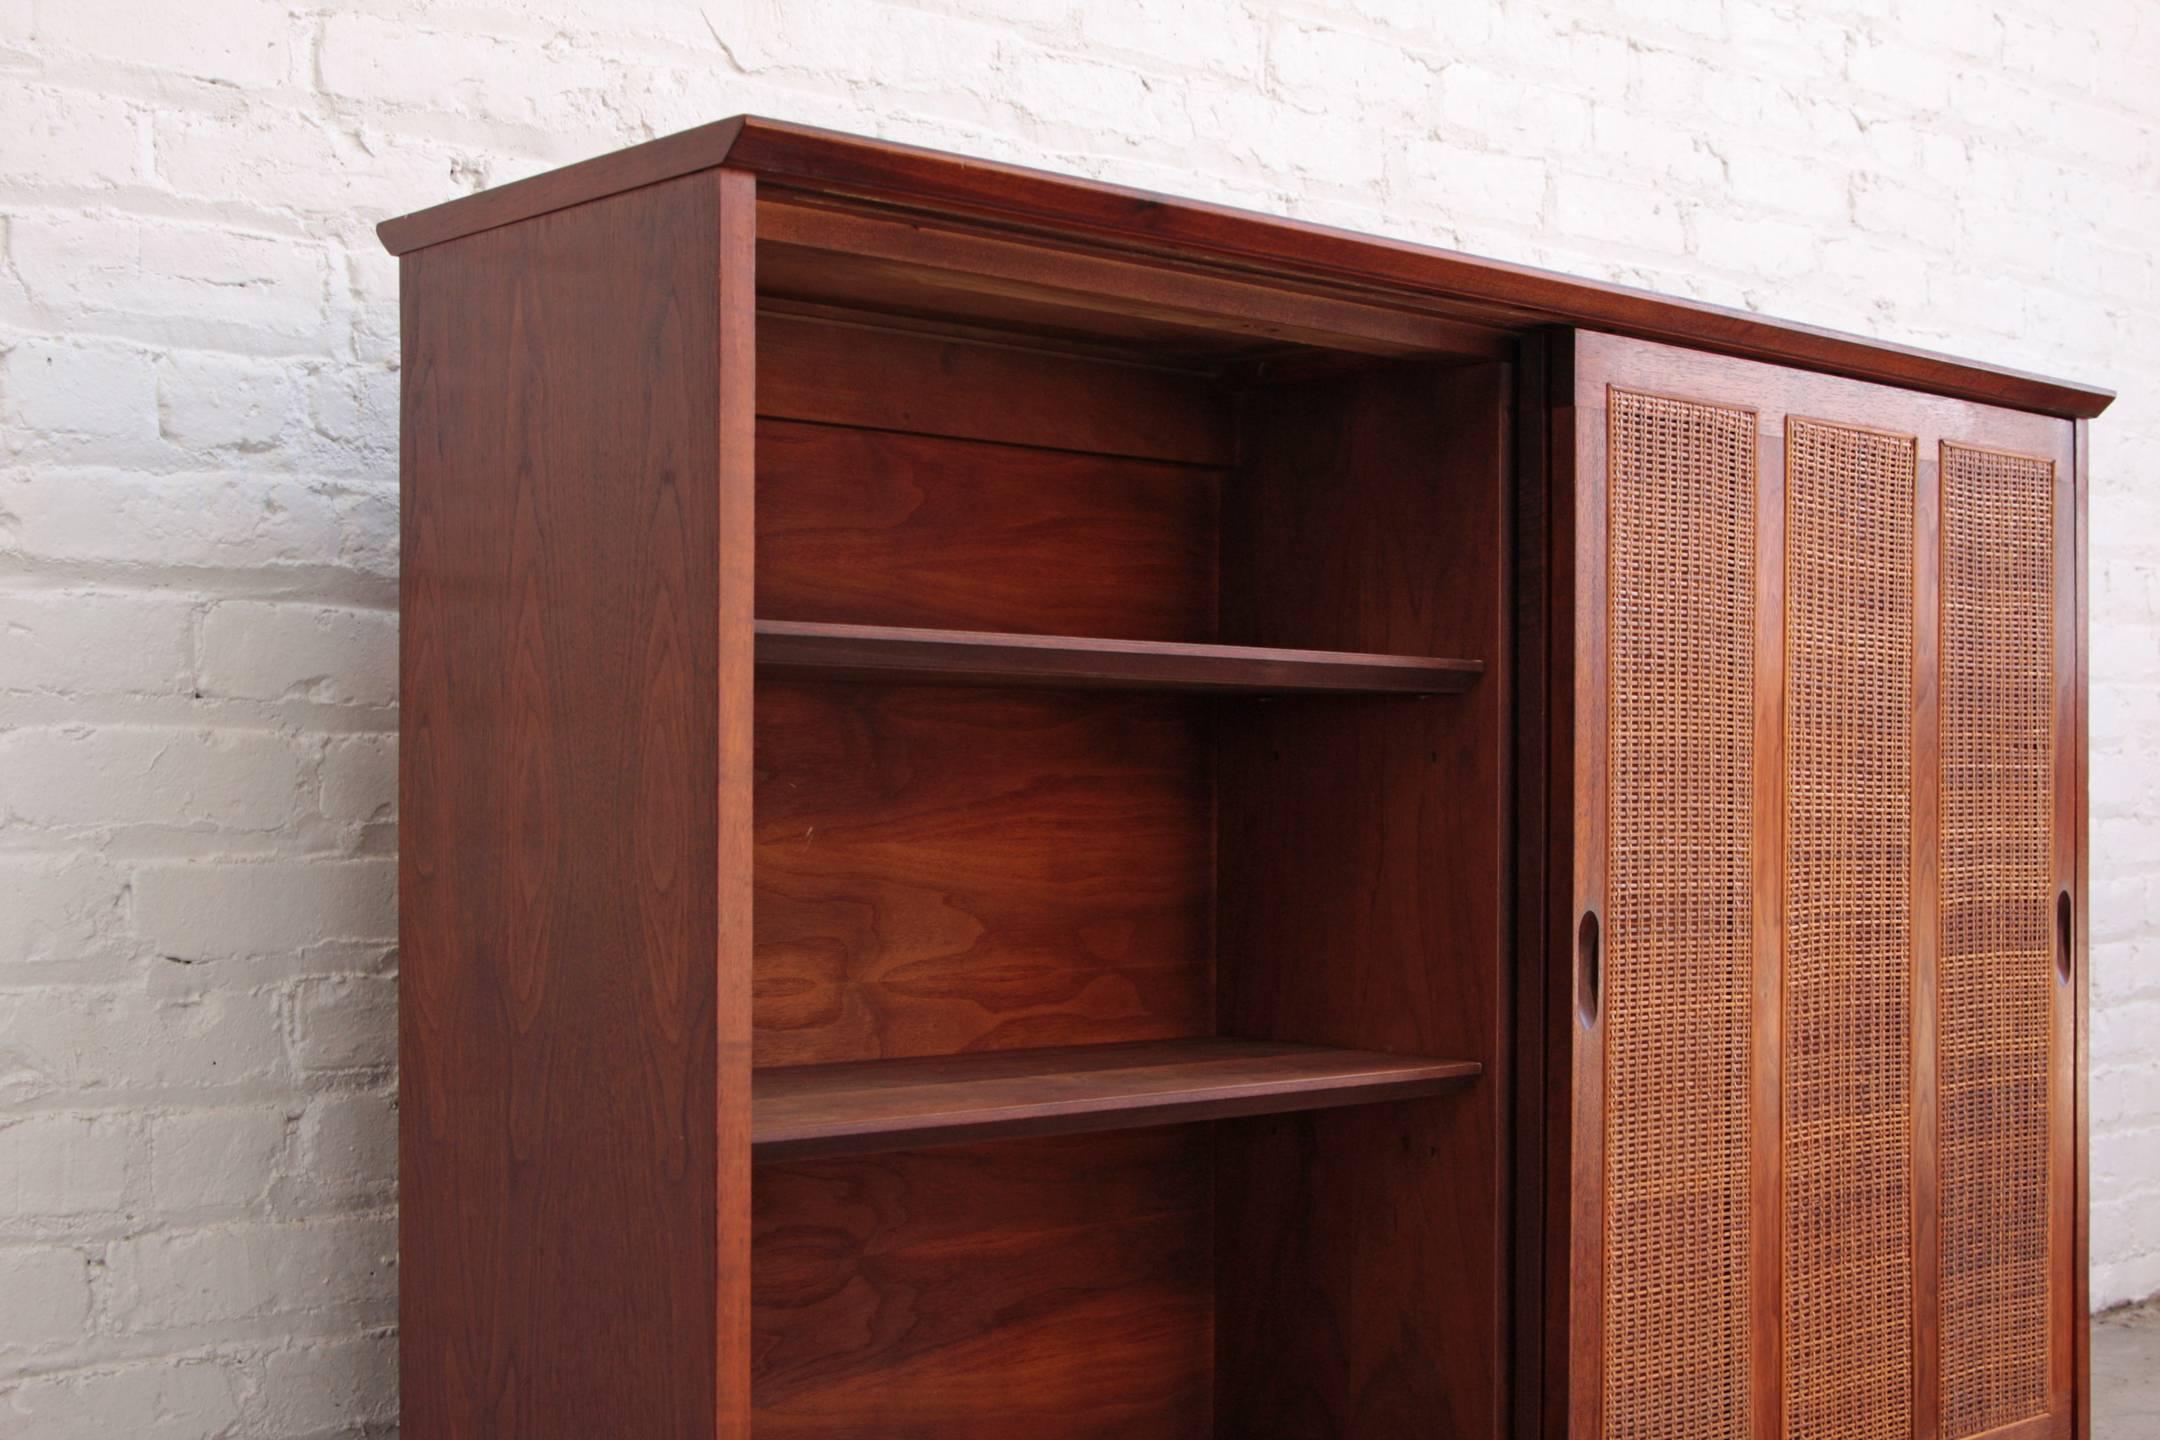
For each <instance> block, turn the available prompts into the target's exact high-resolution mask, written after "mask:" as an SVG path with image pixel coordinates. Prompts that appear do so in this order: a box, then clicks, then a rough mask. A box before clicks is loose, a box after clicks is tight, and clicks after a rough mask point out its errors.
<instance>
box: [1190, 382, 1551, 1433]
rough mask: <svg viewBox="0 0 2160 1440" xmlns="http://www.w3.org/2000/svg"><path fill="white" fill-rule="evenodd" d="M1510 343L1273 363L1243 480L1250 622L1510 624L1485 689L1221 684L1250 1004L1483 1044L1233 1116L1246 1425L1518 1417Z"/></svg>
mask: <svg viewBox="0 0 2160 1440" xmlns="http://www.w3.org/2000/svg"><path fill="white" fill-rule="evenodd" d="M1509 398H1510V396H1509V388H1508V377H1507V373H1506V371H1505V370H1504V369H1503V368H1502V367H1497V366H1486V367H1475V368H1470V369H1462V370H1452V371H1449V370H1439V369H1434V368H1429V367H1424V366H1407V367H1390V368H1385V369H1376V370H1372V371H1367V372H1361V373H1359V374H1356V375H1352V376H1347V377H1343V378H1339V379H1330V380H1322V381H1317V382H1312V383H1310V384H1307V385H1300V386H1289V387H1283V388H1281V389H1276V390H1266V391H1258V392H1255V393H1253V394H1252V395H1251V396H1249V397H1248V400H1247V405H1246V410H1245V414H1244V417H1243V419H1244V428H1243V437H1242V438H1243V442H1244V446H1243V448H1244V453H1245V454H1246V456H1247V457H1248V459H1247V462H1246V464H1245V465H1244V466H1243V467H1242V468H1241V469H1240V471H1239V473H1238V474H1237V476H1236V477H1235V480H1234V489H1235V491H1236V493H1237V495H1238V497H1239V500H1240V502H1241V503H1239V504H1238V505H1235V506H1229V505H1226V509H1225V520H1224V528H1225V534H1224V543H1223V634H1224V637H1225V638H1226V639H1234V640H1238V641H1241V642H1248V643H1253V644H1267V645H1335V646H1355V647H1358V648H1366V649H1385V650H1393V651H1400V652H1412V653H1419V652H1424V653H1435V652H1437V653H1449V652H1452V653H1464V654H1473V655H1479V656H1490V657H1492V661H1493V668H1492V669H1491V670H1490V671H1489V672H1488V674H1487V675H1486V676H1485V678H1484V679H1483V680H1482V681H1481V682H1480V684H1479V686H1478V688H1477V689H1476V690H1475V691H1473V692H1472V693H1470V694H1469V695H1467V696H1462V697H1458V698H1452V699H1446V700H1435V701H1424V702H1415V703H1409V704H1405V703H1402V702H1398V701H1383V700H1342V701H1336V700H1325V701H1323V700H1304V699H1300V700H1290V701H1283V702H1279V703H1275V704H1272V705H1266V706H1254V707H1240V708H1237V709H1235V710H1226V711H1224V712H1223V713H1222V715H1221V717H1220V720H1219V722H1218V723H1219V725H1220V727H1221V735H1222V740H1221V752H1220V756H1219V759H1218V767H1219V768H1218V774H1219V781H1218V784H1219V799H1218V804H1219V806H1220V810H1221V816H1222V819H1221V835H1220V841H1219V843H1220V855H1221V858H1220V862H1219V864H1220V874H1221V880H1220V886H1221V889H1220V915H1221V921H1220V925H1221V930H1220V936H1221V938H1220V951H1219V954H1220V960H1219V972H1220V973H1219V986H1220V996H1221V998H1220V1000H1219V1012H1220V1015H1221V1023H1222V1027H1223V1031H1224V1033H1226V1034H1233V1035H1247V1036H1255V1037H1265V1038H1268V1039H1275V1040H1291V1041H1299V1042H1304V1043H1311V1044H1325V1045H1343V1046H1354V1047H1358V1048H1362V1049H1378V1050H1385V1051H1391V1052H1395V1053H1398V1054H1412V1055H1417V1054H1423V1055H1448V1056H1460V1057H1462V1058H1464V1059H1468V1060H1474V1061H1477V1062H1479V1063H1480V1064H1482V1065H1484V1066H1485V1067H1486V1077H1487V1078H1486V1079H1485V1080H1482V1081H1480V1082H1479V1083H1478V1084H1476V1085H1474V1086H1471V1087H1469V1088H1468V1089H1466V1090H1463V1091H1461V1092H1459V1093H1453V1094H1449V1095H1445V1096H1442V1097H1439V1098H1436V1099H1433V1100H1429V1101H1422V1102H1417V1103H1414V1104H1408V1105H1399V1106H1390V1107H1385V1108H1378V1109H1363V1110H1357V1111H1349V1110H1345V1111H1338V1112H1330V1113H1326V1114H1320V1115H1313V1116H1303V1117H1296V1118H1292V1119H1287V1120H1269V1121H1255V1122H1247V1123H1245V1124H1242V1125H1240V1126H1236V1127H1231V1128H1229V1129H1226V1130H1225V1131H1224V1133H1223V1135H1222V1136H1221V1137H1220V1144H1221V1158H1220V1161H1219V1168H1218V1182H1217V1191H1218V1197H1219V1204H1220V1206H1221V1207H1222V1208H1221V1219H1220V1226H1221V1231H1220V1234H1219V1236H1218V1240H1217V1254H1218V1257H1219V1259H1218V1277H1219V1278H1218V1284H1219V1287H1220V1289H1219V1302H1218V1303H1219V1305H1220V1307H1221V1309H1220V1315H1219V1318H1218V1332H1217V1333H1218V1342H1217V1354H1218V1370H1217V1375H1216V1397H1217V1398H1216V1404H1217V1412H1218V1420H1219V1424H1220V1427H1221V1431H1220V1433H1223V1434H1226V1435H1237V1436H1241V1437H1273V1436H1281V1437H1291V1436H1295V1437H1300V1440H1311V1437H1318V1436H1339V1437H1345V1440H1391V1437H1398V1436H1400V1437H1410V1436H1427V1435H1433V1434H1445V1435H1463V1436H1491V1435H1495V1434H1496V1433H1498V1430H1499V1428H1500V1425H1501V1420H1502V1415H1503V1413H1504V1411H1503V1407H1504V1400H1503V1395H1502V1390H1503V1383H1504V1382H1503V1373H1504V1372H1503V1362H1502V1343H1503V1342H1502V1336H1503V1334H1504V1324H1503V1317H1504V1310H1505V1306H1504V1301H1503V1299H1502V1294H1501V1286H1502V1276H1503V1268H1504V1264H1505V1257H1504V1250H1503V1247H1502V1245H1501V1243H1500V1240H1499V1236H1500V1225H1501V1221H1500V1200H1501V1194H1502V1191H1503V1187H1504V1184H1505V1178H1504V1173H1503V1165H1504V1160H1503V1151H1502V1147H1501V1127H1502V1123H1503V1122H1502V1117H1503V1116H1504V1115H1505V1113H1506V1100H1505V1095H1506V1087H1505V1085H1504V1084H1500V1083H1495V1080H1496V1078H1497V1077H1498V1075H1499V1074H1500V1071H1501V1067H1502V1065H1503V1062H1504V1059H1505V1051H1504V1047H1503V1042H1502V1032H1503V1027H1504V1024H1505V1014H1506V1009H1505V1007H1506V1003H1507V997H1506V994H1505V991H1504V987H1503V986H1502V984H1501V979H1500V976H1501V967H1500V962H1499V957H1500V954H1501V946H1502V936H1503V919H1502V907H1503V903H1504V896H1505V893H1506V875H1505V868H1504V863H1503V853H1504V852H1503V848H1502V840H1501V837H1502V836H1503V835H1504V833H1505V829H1506V821H1505V814H1506V805H1507V780H1506V763H1505V762H1506V753H1507V748H1508V735H1507V728H1506V718H1505V717H1506V715H1507V710H1508V702H1507V692H1506V684H1505V681H1506V666H1505V633H1504V632H1505V628H1506V609H1507V607H1506V595H1507V580H1506V574H1505V569H1504V566H1503V564H1502V557H1503V556H1504V555H1505V553H1506V549H1507V517H1506V505H1505V490H1506V465H1507V449H1506V437H1507V428H1508V427H1507V421H1508V405H1509Z"/></svg>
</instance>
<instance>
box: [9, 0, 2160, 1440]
mask: <svg viewBox="0 0 2160 1440" xmlns="http://www.w3.org/2000/svg"><path fill="white" fill-rule="evenodd" d="M2156 77H2160V7H2155V6H2153V5H2151V4H2147V3H2140V0H2083V3H2080V4H2078V5H2074V6H2072V5H2063V4H2060V3H2055V0H1816V3H1812V4H1806V5H1801V4H1796V3H1791V0H1771V3H1756V0H1640V3H1628V4H1622V3H1620V0H1522V3H1516V0H1508V3H1499V0H1461V3H1450V4H1430V3H1423V0H1301V3H1295V4H1267V3H1261V0H1231V3H1228V4H1224V3H1214V0H1002V3H1001V0H914V3H902V0H894V3H878V0H785V3H782V0H713V3H708V4H703V5H700V4H697V3H691V0H685V3H672V0H608V3H600V0H558V3H554V4H549V5H541V4H534V3H528V0H508V3H479V0H439V3H433V4H423V3H419V0H354V3H348V4H340V5H329V4H324V3H318V0H196V3H192V4H188V5H177V6H176V5H160V4H152V3H149V0H132V3H130V0H0V135H4V136H6V137H7V138H6V139H4V140H0V1434H5V1435H8V1436H10V1437H23V1440H61V1437H77V1436H98V1437H104V1436H113V1435H129V1436H137V1437H156V1440H165V1437H173V1440H178V1437H279V1440H325V1437H358V1436H381V1435H385V1434H389V1433H392V1432H393V1430H394V1425H395V1414H396V1375H395V1370H396V1366H395V1353H394V1352H395V1339H394V1334H393V1331H392V1325H393V1322H394V1316H395V1300H396V1289H397V1276H396V1270H395V1249H396V1246H395V1234H394V1230H395V1182H396V1175H395V1146H394V1143H393V1140H392V1137H393V1135H394V1131H395V1109H396V1069H395V1044H394V1039H395V995H394V985H393V978H394V975H395V970H396V954H395V948H394V937H395V931H396V923H395V908H394V907H395V876H394V869H395V864H394V855H395V849H396V817H395V813H394V808H395V798H396V795H395V791H396V786H395V771H396V735H395V725H396V669H395V648H396V614H395V600H396V568H397V554H396V549H397V544H396V513H397V498H396V481H397V474H396V470H397V465H396V455H397V449H396V446H397V436H396V395H397V388H396V387H397V375H396V362H397V310H396V278H395V277H396V272H395V267H394V264H393V262H392V261H391V260H390V259H389V258H388V257H387V256H385V255H384V254H382V253H381V251H380V250H379V248H378V247H377V245H376V243H375V240H374V237H373V234H372V231H371V227H372V225H373V224H374V222H375V221H377V220H379V219H381V218H382V217H384V216H385V215H389V214H395V213H399V212H401V211H404V210H408V209H412V208H416V207H418V206H420V205H422V204H425V203H429V202H432V201H435V200H439V199H444V198H447V197H449V196H452V195H455V194H459V193H462V192H466V191H470V190H474V189H478V188H481V187H483V186H485V185H489V184H496V183H500V182H502V181H506V180H510V179H514V178H517V177H519V176H521V175H525V174H529V173H532V172H534V171H537V170H541V169H545V168H548V167H551V166H553V165H556V164H560V163H563V162H565V161H569V160H573V159H577V158H581V157H583V156H586V155H590V154H594V153H598V152H601V151H605V150H610V149H614V148H616V147H618V146H621V145H624V144H627V143H631V142H634V141H637V140H642V139H647V138H650V137H652V136H655V135H659V134H664V133H667V132H669V131H673V130H677V129H681V128H683V127H685V126H688V125H692V124H696V123H699V122H702V121H705V120H709V119H712V118H715V117H718V116H722V115H726V114H731V113H734V112H736V111H742V110H756V111H761V112H765V113H769V114H774V115H779V116H784V117H789V118H794V119H801V120H805V121H809V122H812V123H817V124H825V125H832V126H837V127H841V128H845V129H853V130H863V131H868V132H871V133H876V134H882V135H887V136H891V137H893V138H896V139H904V140H912V141H917V142H921V143H927V144H933V145H944V146H950V147H953V148H958V149H961V150H966V151H971V152H975V153H980V154H986V155H992V156H997V157H1001V158H1009V159H1014V160H1019V161H1023V162H1026V163H1033V164H1041V165H1047V166H1050V167H1053V168H1059V169H1068V170H1074V171H1078V172H1081V173H1084V174H1089V175H1096V176H1101V177H1105V178H1109V179H1114V180H1117V181H1121V182H1125V183H1130V184H1137V185H1143V186H1151V187H1155V188H1159V189H1165V190H1172V191H1177V192H1180V193H1185V194H1190V195H1196V196H1200V197H1203V198H1207V199H1213V200H1221V201H1227V202H1230V203H1234V204H1241V205H1247V206H1254V207H1258V208H1261V209H1265V210H1271V211H1278V212H1284V213H1289V214H1295V215H1300V216H1305V217H1309V218H1313V219H1318V220H1323V221H1327V222H1332V223H1337V224H1343V225H1349V226H1354V227H1357V228H1361V229H1369V230H1376V231H1380V232H1384V233H1389V234H1395V235H1403V236H1408V237H1413V238H1417V239H1422V240H1427V241H1432V242H1437V243H1440V244H1445V245H1453V246H1459V247H1461V248H1465V249H1469V250H1473V251H1477V252H1480V253H1484V254H1490V255H1497V256H1502V257H1505V258H1508V259H1513V260H1522V261H1528V262H1531V263H1535V264H1542V265H1548V266H1552V267H1556V268H1561V269H1566V270H1571V271H1575V272H1578V273H1582V274H1586V275H1592V276H1598V277H1604V278H1610V279H1616V280H1621V281H1625V282H1629V283H1634V284H1641V285H1648V286H1651V287H1654V288H1657V289H1661V290H1665V291H1668V292H1672V293H1677V294H1683V295H1690V296H1697V297H1700V298H1703V299H1707V300H1712V301H1717V302H1720V303H1723V304H1728V305H1737V306H1744V307H1753V308H1760V309H1762V310H1765V311H1769V312H1773V313H1776V314H1780V315H1786V316H1791V317H1794V318H1798V319H1803V320H1808V321H1813V322H1816V323H1820V324H1825V325H1830V326H1835V327H1839V328H1844V329H1852V330H1859V331H1863V332H1866V333H1869V334H1874V335H1879V336H1883V337H1885V338H1889V339H1893V340H1900V341H1907V342H1912V343H1917V344H1921V345H1927V346H1932V347H1936V348H1941V349H1947V350H1952V351H1956V352H1960V353H1968V354H1972V355H1976V356H1980V357H1984V358H1989V359H1996V360H2001V361H2004V362H2007V363H2010V364H2014V365H2018V366H2022V367H2026V368H2032V369H2038V370H2046V371H2057V372H2061V373H2066V374H2071V375H2076V376H2080V377H2089V378H2093V379H2097V380H2100V381H2103V382H2105V383H2110V384H2113V385H2114V386H2116V387H2117V388H2118V389H2120V390H2121V391H2122V392H2123V396H2124V398H2123V399H2122V401H2121V402H2119V403H2118V404H2117V406H2116V407H2115V409H2114V410H2113V411H2112V412H2111V413H2110V414H2109V415H2108V416H2107V417H2106V418H2105V419H2104V420H2103V421H2101V422H2100V424H2099V425H2098V427H2097V429H2096V440H2097V448H2096V461H2095V465H2094V480H2095V494H2094V502H2093V519H2094V522H2095V526H2096V537H2095V544H2094V547H2093V562H2094V594H2093V601H2094V606H2093V608H2094V629H2095V634H2094V655H2093V737H2092V738H2093V795H2094V807H2093V810H2094V834H2093V844H2094V866H2093V911H2094V913H2093V915H2092V916H2091V924H2090V932H2091V935H2092V939H2093V944H2094V962H2093V963H2094V975H2093V998H2094V1019H2095V1028H2094V1035H2093V1041H2092V1058H2093V1067H2094V1099H2093V1155H2094V1218H2095V1234H2094V1251H2093V1259H2094V1266H2095V1277H2094V1298H2095V1301H2096V1302H2097V1303H2100V1304H2107V1303H2111V1302H2115V1301H2121V1300H2125V1299H2129V1298H2132V1297H2135V1296H2140V1295H2144V1294H2148V1293H2151V1292H2153V1291H2155V1290H2160V489H2156V487H2155V486H2154V485H2153V484H2152V483H2151V480H2152V478H2153V477H2152V471H2151V466H2152V463H2153V462H2152V460H2151V458H2150V457H2151V456H2153V455H2154V454H2156V453H2160V451H2156V442H2160V338H2156V337H2160V277H2156V266H2160V261H2156V260H2155V252H2154V249H2153V246H2152V243H2151V239H2152V236H2154V235H2155V234H2160V84H2156V83H2155V79H2156Z"/></svg>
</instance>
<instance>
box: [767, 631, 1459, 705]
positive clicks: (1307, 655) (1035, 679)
mask: <svg viewBox="0 0 2160 1440" xmlns="http://www.w3.org/2000/svg"><path fill="white" fill-rule="evenodd" d="M757 661H758V667H759V668H760V669H763V670H769V671H772V672H774V673H776V674H781V675H791V674H794V675H810V676H817V677H821V678H825V679H837V680H876V679H888V678H889V679H897V680H905V681H912V682H916V683H920V684H940V685H1027V686H1053V687H1059V688H1065V689H1077V690H1188V691H1196V692H1200V693H1208V694H1239V695H1291V694H1299V693H1305V692H1319V693H1333V694H1349V695H1445V694H1456V693H1460V692H1461V691H1464V690H1467V689H1469V688H1470V687H1471V686H1472V685H1474V684H1475V683H1476V682H1477V677H1478V675H1479V673H1480V672H1481V671H1482V670H1483V669H1484V662H1482V661H1478V660H1435V659H1428V658H1426V657H1423V656H1416V655H1362V654H1357V653H1355V652H1352V651H1344V650H1291V649H1284V648H1280V647H1275V646H1266V645H1187V644H1179V643H1176V642H1172V641H1162V640H1105V639H1101V638H1099V637H1093V636H1079V635H1011V634H993V633H987V632H984V631H980V630H911V629H902V628H897V627H893V626H885V625H833V624H829V623H821V622H814V621H799V620H760V621H758V622H757Z"/></svg>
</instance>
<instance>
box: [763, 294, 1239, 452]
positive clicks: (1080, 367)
mask: <svg viewBox="0 0 2160 1440" xmlns="http://www.w3.org/2000/svg"><path fill="white" fill-rule="evenodd" d="M866 318H874V317H866ZM757 403H758V414H760V415H763V416H767V417H770V418H773V419H780V420H807V421H815V422H818V423H822V424H827V425H851V426H855V427H858V428H864V429H872V430H898V431H905V432H908V433H910V434H917V435H946V436H951V437H954V438H956V439H964V440H992V441H999V442H1003V443H1005V444H1009V445H1033V446H1040V447H1044V448H1048V449H1055V450H1078V451H1084V452H1087V453H1090V454H1096V455H1120V456H1127V457H1132V458H1137V459H1143V460H1163V461H1175V462H1178V463H1182V464H1187V465H1203V466H1214V467H1220V466H1223V465H1226V464H1228V463H1229V462H1230V460H1231V459H1232V455H1231V451H1230V423H1229V401H1228V396H1227V395H1226V394H1224V393H1223V392H1221V391H1220V390H1219V389H1218V388H1217V386H1216V385H1215V384H1214V382H1213V381H1212V380H1210V379H1209V378H1208V377H1206V376H1201V375H1191V374H1186V373H1183V372H1180V371H1174V370H1153V369H1147V368H1143V367H1141V366H1137V365H1133V364H1130V363H1124V362H1119V361H1113V360H1105V359H1097V358H1091V357H1088V356H1082V355H1071V354H1062V353H1059V352H1057V351H1054V350H1048V349H1035V348H1028V347H1025V346H1021V345H1016V344H1012V343H1006V344H992V343H988V342H985V341H981V340H970V339H961V338H956V337H951V336H941V335H928V334H921V333H916V332H912V331H907V330H896V329H890V328H887V327H885V326H882V325H877V324H874V323H863V322H862V321H861V320H856V321H848V320H842V319H837V318H817V319H813V318H809V317H806V316H802V315H791V314H778V313H771V312H768V313H767V314H766V315H764V316H763V323H761V324H760V325H759V326H758V397H757Z"/></svg>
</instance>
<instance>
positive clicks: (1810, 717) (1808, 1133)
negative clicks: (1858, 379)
mask: <svg viewBox="0 0 2160 1440" xmlns="http://www.w3.org/2000/svg"><path fill="white" fill-rule="evenodd" d="M1916 460H1917V450H1916V442H1915V441H1914V440H1912V439H1911V438H1910V437H1907V436H1897V435H1883V434H1878V433H1876V432H1874V431H1869V430H1858V429H1853V428H1850V427H1847V426H1842V425H1829V424H1823V423H1821V422H1818V421H1812V420H1801V419H1794V420H1792V421H1790V422H1789V424H1788V427H1787V430H1786V437H1785V717H1786V721H1785V723H1786V728H1785V923H1786V933H1785V976H1784V980H1785V1030H1784V1102H1785V1116H1784V1120H1785V1125H1784V1136H1783V1146H1784V1186H1785V1190H1784V1208H1785V1229H1784V1235H1783V1237H1782V1247H1783V1263H1784V1281H1785V1283H1784V1293H1785V1426H1786V1428H1785V1434H1786V1440H1904V1437H1906V1436H1908V1435H1910V1434H1911V1432H1912V1233H1913V1226H1912V1171H1913V1149H1912V1144H1913V1136H1912V1034H1911V1032H1912V958H1913V953H1912V840H1913V836H1912V738H1913V735H1912V702H1913V480H1914V473H1915V470H1916V468H1917V467H1916V463H1915V462H1916Z"/></svg>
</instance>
